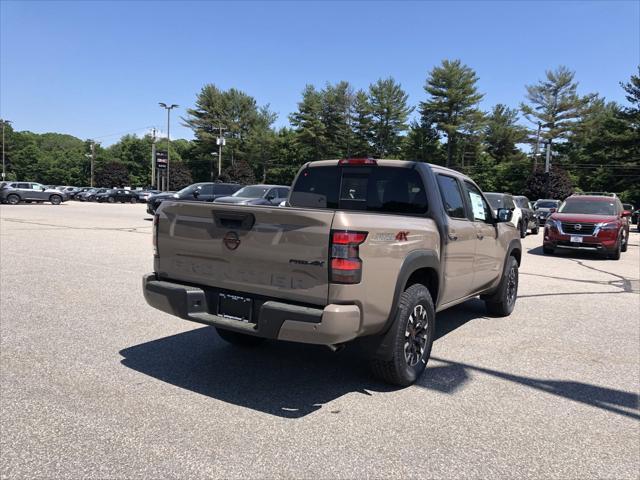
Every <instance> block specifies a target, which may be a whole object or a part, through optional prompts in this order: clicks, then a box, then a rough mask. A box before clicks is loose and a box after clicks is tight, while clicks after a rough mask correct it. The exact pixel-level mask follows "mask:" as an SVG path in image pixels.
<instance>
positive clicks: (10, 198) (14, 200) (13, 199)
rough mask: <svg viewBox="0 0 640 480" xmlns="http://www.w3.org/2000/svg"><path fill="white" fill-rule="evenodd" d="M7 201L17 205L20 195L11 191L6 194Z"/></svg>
mask: <svg viewBox="0 0 640 480" xmlns="http://www.w3.org/2000/svg"><path fill="white" fill-rule="evenodd" d="M7 203H8V204H9V205H17V204H19V203H20V197H19V196H18V195H16V194H15V193H12V194H11V195H8V196H7Z"/></svg>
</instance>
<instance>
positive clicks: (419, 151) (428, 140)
mask: <svg viewBox="0 0 640 480" xmlns="http://www.w3.org/2000/svg"><path fill="white" fill-rule="evenodd" d="M402 158H404V159H405V160H417V161H420V162H429V163H435V164H438V165H441V164H443V163H444V160H445V158H444V155H443V152H442V146H441V145H440V136H439V135H438V132H437V130H436V128H435V125H434V123H433V122H431V121H430V119H429V118H428V117H425V116H423V117H421V119H420V121H419V122H418V121H416V120H414V121H413V122H411V125H410V126H409V133H408V135H407V136H406V138H405V141H404V146H403V149H402Z"/></svg>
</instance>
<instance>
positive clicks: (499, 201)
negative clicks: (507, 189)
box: [485, 193, 504, 210]
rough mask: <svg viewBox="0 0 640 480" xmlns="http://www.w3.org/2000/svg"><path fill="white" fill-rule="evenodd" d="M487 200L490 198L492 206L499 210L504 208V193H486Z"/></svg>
mask: <svg viewBox="0 0 640 480" xmlns="http://www.w3.org/2000/svg"><path fill="white" fill-rule="evenodd" d="M485 196H486V197H487V200H489V204H490V205H491V208H493V209H494V210H497V209H498V208H504V198H503V197H502V195H500V194H498V193H485Z"/></svg>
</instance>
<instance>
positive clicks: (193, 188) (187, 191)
mask: <svg viewBox="0 0 640 480" xmlns="http://www.w3.org/2000/svg"><path fill="white" fill-rule="evenodd" d="M199 188H202V185H198V184H195V185H189V186H188V187H184V188H183V189H182V190H178V191H177V192H176V195H178V196H179V197H184V196H188V195H191V194H192V193H193V192H195V191H196V190H198V189H199Z"/></svg>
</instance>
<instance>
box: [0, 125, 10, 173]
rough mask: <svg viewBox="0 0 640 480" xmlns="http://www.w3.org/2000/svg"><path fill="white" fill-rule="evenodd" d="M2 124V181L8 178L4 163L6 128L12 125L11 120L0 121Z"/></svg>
mask: <svg viewBox="0 0 640 480" xmlns="http://www.w3.org/2000/svg"><path fill="white" fill-rule="evenodd" d="M0 122H2V180H4V179H5V178H6V176H7V169H6V164H5V161H4V127H5V125H6V124H7V123H11V122H10V121H9V120H0Z"/></svg>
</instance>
